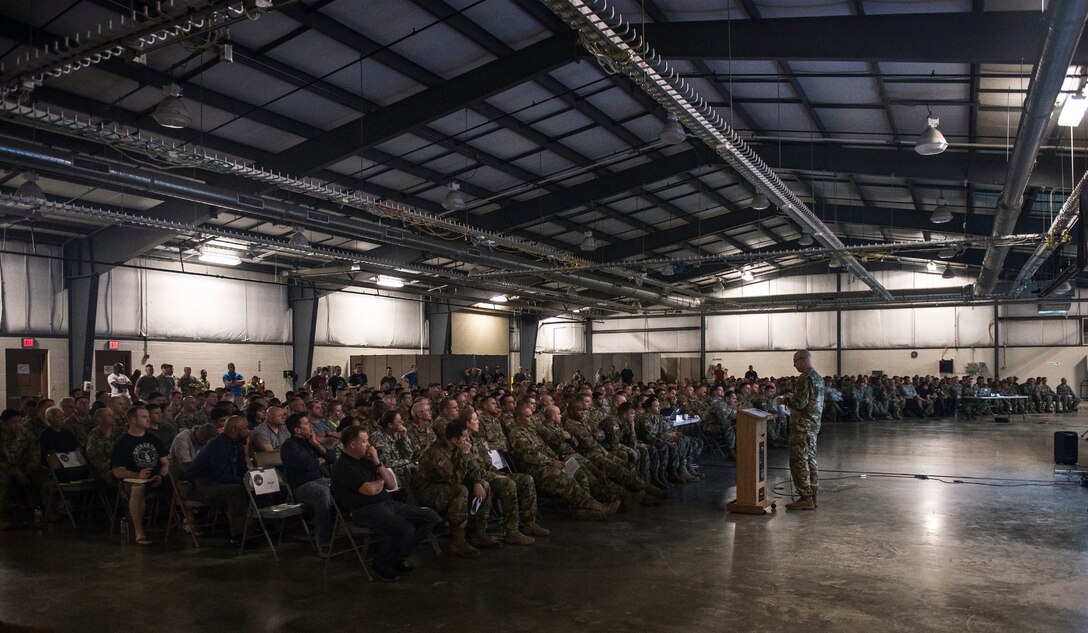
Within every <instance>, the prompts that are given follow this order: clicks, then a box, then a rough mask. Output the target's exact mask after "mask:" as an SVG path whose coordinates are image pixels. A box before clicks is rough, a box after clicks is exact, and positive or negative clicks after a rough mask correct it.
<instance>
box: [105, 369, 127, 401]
mask: <svg viewBox="0 0 1088 633" xmlns="http://www.w3.org/2000/svg"><path fill="white" fill-rule="evenodd" d="M106 382H107V383H109V385H110V388H111V389H112V390H113V391H112V393H111V395H114V396H123V395H125V394H127V393H128V388H129V387H130V386H131V385H132V381H131V380H129V379H128V376H126V375H124V374H110V375H109V378H107V379H106Z"/></svg>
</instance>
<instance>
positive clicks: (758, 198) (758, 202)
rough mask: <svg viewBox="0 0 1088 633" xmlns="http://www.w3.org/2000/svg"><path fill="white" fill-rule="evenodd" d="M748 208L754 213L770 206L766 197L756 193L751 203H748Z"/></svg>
mask: <svg viewBox="0 0 1088 633" xmlns="http://www.w3.org/2000/svg"><path fill="white" fill-rule="evenodd" d="M748 206H749V207H751V208H753V209H755V210H756V211H762V210H764V209H766V208H767V207H769V206H771V201H770V200H768V199H767V196H765V195H763V194H761V193H759V192H758V191H757V192H756V195H754V196H752V201H751V202H749V203H748Z"/></svg>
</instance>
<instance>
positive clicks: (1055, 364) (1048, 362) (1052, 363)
mask: <svg viewBox="0 0 1088 633" xmlns="http://www.w3.org/2000/svg"><path fill="white" fill-rule="evenodd" d="M1046 364H1047V365H1050V366H1051V367H1057V366H1058V365H1061V363H1059V362H1058V361H1056V360H1048V361H1046Z"/></svg>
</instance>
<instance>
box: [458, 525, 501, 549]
mask: <svg viewBox="0 0 1088 633" xmlns="http://www.w3.org/2000/svg"><path fill="white" fill-rule="evenodd" d="M466 540H467V541H468V542H469V544H470V545H472V546H473V547H475V548H477V549H498V548H500V547H502V543H501V542H500V541H498V540H496V539H494V538H491V536H489V535H488V534H487V530H486V529H485V528H484V526H483V524H480V525H474V526H473V527H472V529H470V530H469V532H468V538H467V539H466Z"/></svg>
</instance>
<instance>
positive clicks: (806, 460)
mask: <svg viewBox="0 0 1088 633" xmlns="http://www.w3.org/2000/svg"><path fill="white" fill-rule="evenodd" d="M793 366H794V368H795V369H797V371H798V373H800V374H801V375H800V377H799V378H798V379H797V380H796V381H795V382H794V389H793V397H792V398H791V399H790V401H789V407H790V474H791V475H792V476H793V485H794V487H795V488H796V489H797V493H798V495H800V497H801V498H800V499H799V500H798V501H794V502H792V503H787V504H786V509H787V510H814V509H816V495H817V493H818V491H819V477H820V476H819V471H818V469H817V465H816V436H817V435H819V433H820V417H821V416H822V415H823V406H824V380H823V378H822V377H820V374H819V373H817V372H816V370H815V369H813V368H812V354H811V353H810V352H809V351H808V350H798V351H796V352H794V354H793Z"/></svg>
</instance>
